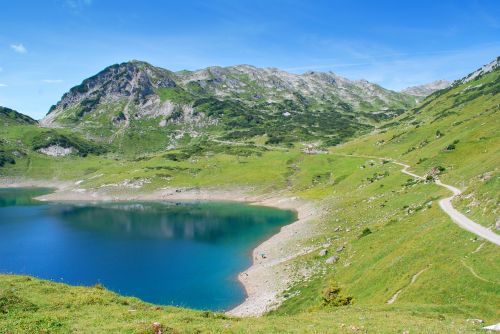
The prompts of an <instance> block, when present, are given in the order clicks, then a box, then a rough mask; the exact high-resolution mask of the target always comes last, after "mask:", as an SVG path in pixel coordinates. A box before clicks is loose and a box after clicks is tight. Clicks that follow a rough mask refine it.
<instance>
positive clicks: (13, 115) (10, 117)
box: [0, 107, 38, 126]
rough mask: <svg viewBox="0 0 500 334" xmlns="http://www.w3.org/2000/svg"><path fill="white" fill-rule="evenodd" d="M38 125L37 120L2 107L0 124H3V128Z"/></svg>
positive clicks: (0, 109)
mask: <svg viewBox="0 0 500 334" xmlns="http://www.w3.org/2000/svg"><path fill="white" fill-rule="evenodd" d="M37 123H38V122H37V121H36V120H34V119H33V118H31V117H29V116H27V115H23V114H21V113H19V112H17V111H15V110H12V109H9V108H6V107H0V124H2V126H9V125H21V124H37Z"/></svg>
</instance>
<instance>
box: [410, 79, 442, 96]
mask: <svg viewBox="0 0 500 334" xmlns="http://www.w3.org/2000/svg"><path fill="white" fill-rule="evenodd" d="M450 85H451V82H449V81H447V80H436V81H433V82H430V83H428V84H424V85H419V86H411V87H408V88H405V89H403V90H402V91H401V92H402V93H405V94H409V95H413V96H417V97H426V96H429V95H431V94H432V93H434V92H435V91H438V90H440V89H444V88H447V87H448V86H450Z"/></svg>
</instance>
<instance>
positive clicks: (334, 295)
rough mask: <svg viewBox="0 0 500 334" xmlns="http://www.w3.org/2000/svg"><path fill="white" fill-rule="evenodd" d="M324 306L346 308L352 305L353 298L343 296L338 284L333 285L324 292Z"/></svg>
mask: <svg viewBox="0 0 500 334" xmlns="http://www.w3.org/2000/svg"><path fill="white" fill-rule="evenodd" d="M322 303H323V306H334V307H338V306H345V305H350V304H352V296H345V295H343V294H342V289H341V288H340V287H339V286H338V285H337V284H331V285H330V286H328V287H327V288H325V289H324V290H323V295H322Z"/></svg>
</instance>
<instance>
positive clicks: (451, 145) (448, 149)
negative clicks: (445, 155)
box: [444, 139, 460, 151]
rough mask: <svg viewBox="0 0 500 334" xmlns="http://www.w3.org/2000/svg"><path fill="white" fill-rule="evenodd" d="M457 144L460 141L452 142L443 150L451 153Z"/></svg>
mask: <svg viewBox="0 0 500 334" xmlns="http://www.w3.org/2000/svg"><path fill="white" fill-rule="evenodd" d="M459 142H460V140H458V139H456V140H454V141H453V143H451V144H448V145H447V146H446V147H445V148H444V150H445V151H453V150H454V149H455V148H456V145H457V144H458V143H459Z"/></svg>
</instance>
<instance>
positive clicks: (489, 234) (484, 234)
mask: <svg viewBox="0 0 500 334" xmlns="http://www.w3.org/2000/svg"><path fill="white" fill-rule="evenodd" d="M345 156H351V157H359V158H370V159H383V160H388V161H390V162H392V163H393V164H396V165H399V166H402V167H403V169H401V172H402V173H404V174H407V175H410V176H412V177H414V178H417V179H419V180H424V177H423V176H420V175H417V174H415V173H412V172H410V171H408V169H409V168H410V166H409V165H406V164H404V163H401V162H397V161H395V160H393V159H388V158H381V157H375V156H368V155H353V154H345ZM435 183H436V184H437V185H438V186H441V187H444V188H446V189H448V190H450V191H451V192H452V193H453V196H450V197H446V198H443V199H441V200H440V201H439V206H440V207H441V209H442V210H443V211H444V212H445V213H446V214H447V215H448V216H450V218H451V219H452V220H453V221H454V222H455V223H456V224H457V225H458V226H460V227H461V228H463V229H464V230H467V231H469V232H471V233H474V234H475V235H477V236H478V237H481V238H483V239H485V240H488V241H489V242H492V243H494V244H495V245H497V246H500V235H498V234H496V233H495V232H493V231H491V230H490V229H487V228H486V227H484V226H481V225H480V224H478V223H476V222H474V221H472V220H470V219H469V218H467V217H466V216H464V215H463V214H462V213H460V212H459V211H458V210H456V209H455V208H454V207H453V205H452V204H451V201H452V200H453V199H454V198H455V197H456V196H458V195H460V194H461V193H462V191H461V190H460V189H458V188H455V187H453V186H450V185H448V184H444V183H442V182H441V181H440V180H439V179H436V182H435Z"/></svg>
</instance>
